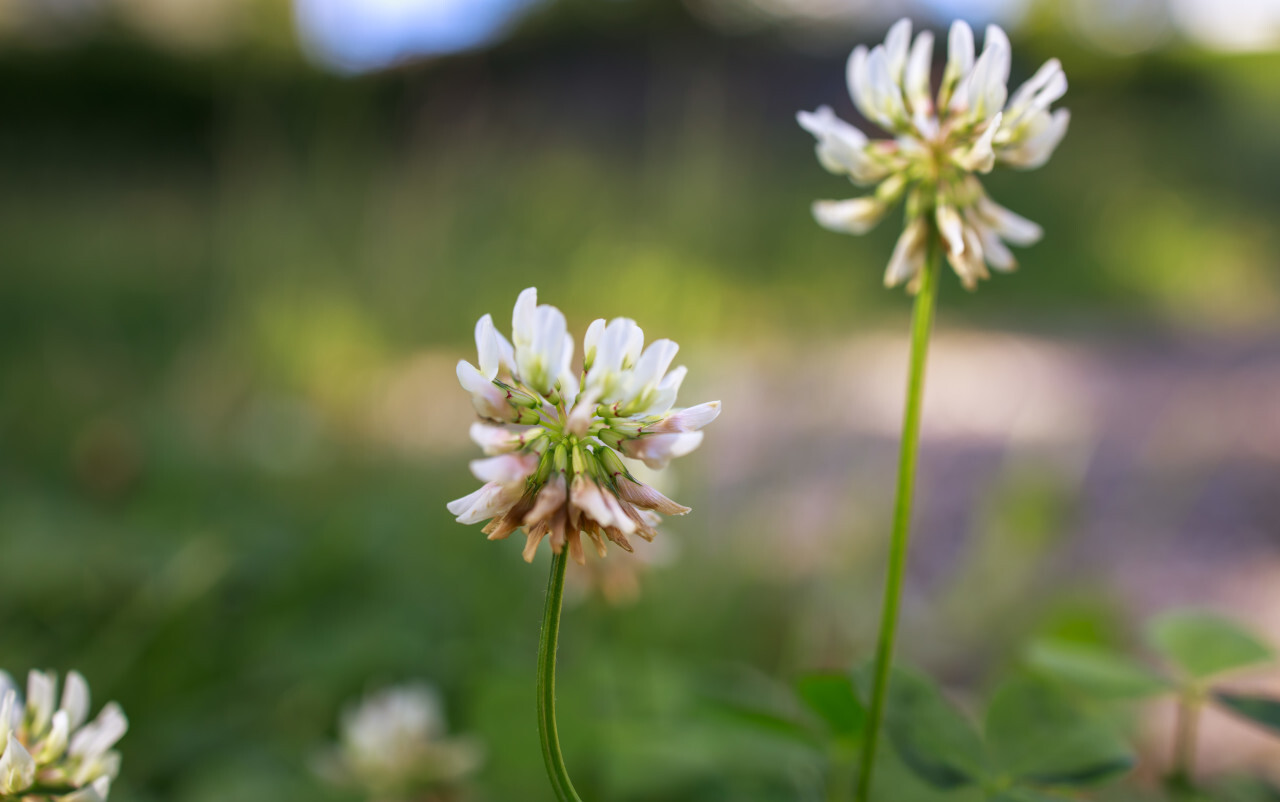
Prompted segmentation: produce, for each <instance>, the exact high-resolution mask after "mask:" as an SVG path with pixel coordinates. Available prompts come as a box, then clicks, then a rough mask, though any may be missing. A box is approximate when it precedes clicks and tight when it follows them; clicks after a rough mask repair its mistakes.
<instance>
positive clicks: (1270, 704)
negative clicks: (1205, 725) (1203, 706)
mask: <svg viewBox="0 0 1280 802" xmlns="http://www.w3.org/2000/svg"><path fill="white" fill-rule="evenodd" d="M1213 696H1214V698H1215V699H1217V700H1218V703H1219V704H1221V705H1222V706H1223V707H1225V708H1227V709H1228V710H1230V711H1231V712H1232V713H1235V714H1236V715H1237V716H1240V717H1241V718H1246V719H1248V720H1249V721H1252V722H1253V723H1254V724H1257V725H1258V726H1259V727H1262V728H1263V729H1265V730H1270V731H1271V732H1273V733H1275V734H1277V735H1280V699H1271V698H1269V697H1266V696H1255V695H1253V694H1244V693H1227V692H1225V691H1222V692H1219V693H1215V694H1214V695H1213Z"/></svg>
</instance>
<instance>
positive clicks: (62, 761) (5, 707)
mask: <svg viewBox="0 0 1280 802" xmlns="http://www.w3.org/2000/svg"><path fill="white" fill-rule="evenodd" d="M88 717H89V685H88V683H86V682H85V680H84V677H82V676H80V675H79V674H77V673H76V672H74V671H72V672H69V673H68V674H67V679H66V682H65V683H64V684H63V687H62V699H61V702H59V699H58V678H57V675H56V674H54V673H53V672H43V671H32V672H31V673H30V675H29V676H28V678H27V698H26V702H25V704H24V703H23V700H22V697H21V696H20V695H19V694H18V689H17V687H15V686H14V684H13V680H12V678H10V676H9V675H8V674H6V673H5V672H3V671H0V745H3V749H4V751H3V754H0V800H10V799H12V800H18V799H21V800H46V799H56V800H61V802H103V800H105V799H106V798H107V793H108V791H109V790H110V789H111V781H112V780H113V779H115V776H116V774H117V773H118V772H119V770H120V753H119V752H116V751H114V750H112V747H113V746H115V744H116V741H119V740H120V738H121V737H122V736H123V735H124V733H125V730H127V729H128V728H129V722H128V721H127V720H126V719H125V716H124V713H123V712H122V711H121V710H120V706H119V705H117V704H116V703H115V702H111V703H110V704H108V705H107V706H106V707H104V708H102V712H100V713H99V714H98V717H97V718H96V719H94V720H93V721H92V722H89V723H85V722H86V721H87V720H88Z"/></svg>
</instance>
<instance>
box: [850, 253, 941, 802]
mask: <svg viewBox="0 0 1280 802" xmlns="http://www.w3.org/2000/svg"><path fill="white" fill-rule="evenodd" d="M928 247H929V254H928V257H927V259H926V263H925V267H924V273H923V274H922V276H921V279H920V288H919V290H918V291H917V293H916V303H915V311H914V312H913V313H912V317H911V364H910V369H909V372H908V375H907V401H906V407H905V409H904V411H903V415H902V444H901V448H900V450H899V452H898V493H897V501H896V502H895V506H894V510H893V539H892V540H891V541H890V545H889V568H888V575H887V577H886V579H885V585H884V603H883V609H882V612H881V618H880V638H879V641H878V643H877V645H876V664H875V684H874V686H873V688H872V692H871V709H870V711H869V713H870V714H869V720H868V722H867V725H868V729H867V739H866V741H864V742H863V745H862V759H861V761H860V770H859V773H858V789H857V794H856V796H855V797H854V798H855V799H856V800H857V802H867V800H868V799H869V798H870V794H871V778H872V773H873V770H874V767H875V762H876V750H877V748H878V747H879V744H880V730H881V725H882V723H883V720H884V704H885V695H886V693H887V691H888V688H889V674H890V670H891V669H892V667H893V645H894V640H895V638H896V636H897V630H898V608H899V606H900V603H901V601H902V577H903V574H904V573H905V571H906V566H907V543H908V540H909V538H910V534H911V497H912V493H913V491H914V489H915V482H916V452H917V450H918V446H919V443H920V406H921V401H922V400H923V397H924V366H925V360H926V357H927V356H928V353H929V333H930V331H932V329H933V310H934V301H935V299H936V298H937V295H938V272H939V266H940V265H941V262H942V249H941V248H940V247H939V244H938V242H937V237H936V235H931V236H930V239H929V246H928Z"/></svg>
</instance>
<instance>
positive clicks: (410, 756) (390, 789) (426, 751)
mask: <svg viewBox="0 0 1280 802" xmlns="http://www.w3.org/2000/svg"><path fill="white" fill-rule="evenodd" d="M446 732H447V728H446V725H445V717H444V709H443V706H442V704H441V702H440V696H439V694H438V693H437V692H436V690H435V688H433V687H431V686H430V685H427V684H425V683H414V684H408V685H398V686H394V687H390V688H384V689H382V690H379V691H376V692H374V693H371V694H369V695H367V696H366V697H365V698H364V699H363V700H362V701H361V702H360V704H359V705H356V706H354V707H351V708H349V709H347V710H346V711H345V713H344V714H343V716H342V722H341V742H340V744H339V746H338V747H337V748H335V749H332V750H330V751H329V752H328V753H326V754H325V755H323V756H322V757H321V759H320V761H319V764H318V766H317V769H318V771H319V773H320V774H321V775H322V776H323V777H325V778H326V779H328V780H330V781H331V782H333V783H334V784H335V785H341V786H345V787H356V788H360V789H362V790H364V791H366V792H367V793H369V794H371V796H372V798H373V799H376V800H379V802H427V801H428V800H430V802H437V801H441V802H442V801H443V800H451V799H455V798H457V797H456V794H457V792H458V789H459V788H460V786H461V785H462V783H463V781H464V780H465V779H466V778H467V776H468V775H470V774H472V773H474V772H475V770H476V769H477V768H479V766H480V764H481V762H482V757H483V751H482V750H481V748H480V745H479V744H478V743H477V742H476V741H474V740H473V739H470V738H465V737H447V735H446Z"/></svg>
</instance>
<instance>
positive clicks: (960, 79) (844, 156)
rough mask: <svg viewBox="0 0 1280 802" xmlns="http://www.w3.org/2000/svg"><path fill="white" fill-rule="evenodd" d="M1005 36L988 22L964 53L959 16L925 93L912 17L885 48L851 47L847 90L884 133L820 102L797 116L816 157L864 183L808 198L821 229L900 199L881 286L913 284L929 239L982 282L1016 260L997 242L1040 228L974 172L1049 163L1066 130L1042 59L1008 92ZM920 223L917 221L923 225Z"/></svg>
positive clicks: (867, 225) (925, 41) (880, 213)
mask: <svg viewBox="0 0 1280 802" xmlns="http://www.w3.org/2000/svg"><path fill="white" fill-rule="evenodd" d="M1010 55H1011V51H1010V47H1009V38H1008V37H1007V36H1006V35H1005V33H1004V31H1003V30H1001V29H1000V27H999V26H997V25H989V26H987V31H986V38H985V41H984V43H983V49H982V53H981V54H980V55H977V56H976V58H975V53H974V40H973V31H972V30H971V29H970V28H969V26H968V25H967V24H966V23H964V22H962V21H958V22H956V23H954V24H953V25H952V26H951V32H950V35H949V36H948V37H947V63H946V67H945V69H944V71H943V73H942V78H941V81H940V83H939V85H938V88H937V92H936V93H935V92H934V91H933V87H932V82H931V77H930V75H931V71H932V66H933V34H932V33H931V32H929V31H921V32H920V33H919V34H918V35H917V36H916V37H915V40H914V41H913V40H912V38H911V21H910V20H908V19H901V20H899V21H898V22H897V23H895V24H894V25H893V27H891V28H890V29H889V33H888V35H887V36H886V37H885V41H884V44H880V45H876V46H875V47H873V48H871V49H870V50H868V49H867V48H866V47H864V46H861V45H860V46H858V47H857V48H855V49H854V51H853V54H852V55H851V56H850V57H849V63H848V76H847V77H848V83H849V94H850V95H851V96H852V97H853V102H854V105H855V106H856V107H857V109H858V111H859V112H861V113H862V115H863V116H864V117H866V119H867V120H869V121H870V122H872V123H874V124H875V125H878V126H880V127H881V128H883V129H884V130H885V131H887V132H889V134H891V135H892V137H893V138H892V139H874V140H873V139H868V137H867V136H866V134H864V133H863V132H862V131H860V130H858V129H857V128H855V127H854V126H852V125H850V124H849V123H846V122H844V121H843V120H841V119H839V118H838V117H836V115H835V112H833V111H832V110H831V109H830V108H829V107H827V106H823V107H821V108H819V109H818V110H817V111H813V112H807V111H802V112H800V113H799V114H797V115H796V119H797V120H798V122H799V123H800V125H801V127H803V128H804V129H805V130H806V131H808V132H809V133H811V134H813V135H814V137H815V138H817V140H818V144H817V154H818V161H819V162H821V164H822V166H823V167H825V168H826V169H827V170H828V171H830V172H833V173H836V174H841V175H847V176H849V178H850V180H851V181H852V182H853V183H855V184H858V185H861V186H870V185H873V184H874V185H877V186H876V189H875V191H874V192H873V193H872V194H870V195H867V196H864V197H861V198H854V199H852V200H843V201H832V200H822V201H817V202H816V203H814V205H813V214H814V217H815V218H816V219H817V221H818V223H819V224H820V225H822V226H823V227H825V228H828V229H831V230H832V231H839V232H844V233H848V234H863V233H866V232H867V231H869V230H871V229H872V228H873V227H875V226H876V224H878V223H879V222H880V220H881V219H883V218H884V216H885V214H887V213H888V211H889V209H890V208H891V207H892V206H893V205H894V204H896V203H897V202H898V200H900V199H901V198H903V197H905V198H906V217H907V221H906V226H905V228H904V230H903V233H902V236H901V237H900V238H899V240H898V244H897V247H896V248H895V249H894V254H893V257H892V258H891V259H890V262H889V266H888V269H887V270H886V271H885V277H884V280H885V285H886V286H890V287H892V286H896V285H898V284H901V283H904V282H905V283H906V284H907V289H908V291H911V292H914V291H915V289H916V288H917V287H918V283H919V277H920V275H921V271H922V270H923V268H924V262H925V252H926V250H927V246H928V242H929V239H930V236H931V235H932V234H933V233H934V232H936V233H937V235H938V236H939V237H940V241H941V244H942V247H943V249H944V250H945V252H946V254H947V260H948V261H949V262H950V263H951V266H952V268H954V269H955V271H956V274H957V275H959V277H960V281H961V282H962V283H963V284H964V286H965V287H966V288H968V289H974V288H975V287H976V286H977V283H978V281H979V280H980V279H985V278H989V276H990V274H989V273H988V271H987V267H988V265H989V266H990V267H992V268H995V269H996V270H1000V271H1006V272H1007V271H1011V270H1014V269H1016V268H1017V261H1016V260H1015V259H1014V257H1013V254H1012V253H1011V252H1010V251H1009V249H1008V247H1007V246H1006V244H1005V243H1012V244H1014V245H1031V244H1032V243H1034V242H1036V241H1037V240H1039V239H1040V235H1041V231H1040V227H1039V226H1037V225H1036V224H1035V223H1032V222H1031V221H1029V220H1026V219H1024V218H1022V217H1019V216H1018V215H1016V214H1014V213H1013V212H1011V211H1009V210H1008V209H1005V208H1004V207H1002V206H1000V205H999V204H997V203H995V202H994V201H992V200H991V199H990V198H988V197H987V195H986V193H985V191H984V190H983V188H982V184H981V183H979V181H978V179H977V177H976V174H985V173H988V172H990V171H991V170H992V169H993V168H994V167H995V165H997V164H1004V165H1008V166H1010V167H1015V168H1019V169H1024V170H1031V169H1035V168H1037V167H1040V166H1041V165H1043V164H1044V163H1045V162H1046V161H1048V160H1049V157H1050V156H1051V155H1052V154H1053V151H1054V149H1055V148H1057V146H1058V143H1059V142H1061V141H1062V137H1063V136H1064V135H1065V134H1066V132H1067V125H1068V123H1069V122H1070V113H1069V112H1068V111H1067V110H1066V109H1057V110H1056V111H1050V110H1049V107H1050V106H1051V105H1052V104H1053V103H1054V102H1055V101H1057V100H1058V99H1060V98H1061V97H1062V96H1063V95H1064V94H1065V93H1066V91H1067V77H1066V74H1065V73H1063V71H1062V65H1061V64H1060V63H1059V62H1058V60H1057V59H1050V60H1049V61H1047V62H1046V63H1045V64H1044V66H1042V67H1041V68H1040V69H1039V70H1038V71H1037V72H1036V73H1035V75H1033V76H1032V77H1031V78H1030V80H1028V81H1027V82H1026V83H1025V84H1023V85H1022V87H1021V88H1019V89H1018V90H1017V91H1016V92H1014V93H1013V95H1012V97H1010V96H1009V91H1008V88H1007V87H1008V81H1009V67H1010ZM920 221H924V223H923V224H922V223H921V222H920Z"/></svg>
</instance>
